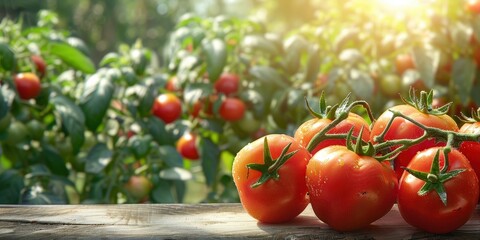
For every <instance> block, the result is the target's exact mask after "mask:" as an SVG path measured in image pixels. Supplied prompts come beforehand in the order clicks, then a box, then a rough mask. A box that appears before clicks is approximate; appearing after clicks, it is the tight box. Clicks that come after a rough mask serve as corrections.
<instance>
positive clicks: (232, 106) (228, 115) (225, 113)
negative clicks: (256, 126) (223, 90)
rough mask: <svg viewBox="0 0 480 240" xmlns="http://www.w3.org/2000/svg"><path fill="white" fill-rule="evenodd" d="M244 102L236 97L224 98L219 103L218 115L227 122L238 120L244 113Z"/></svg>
mask: <svg viewBox="0 0 480 240" xmlns="http://www.w3.org/2000/svg"><path fill="white" fill-rule="evenodd" d="M245 109H246V106H245V103H244V102H243V101H242V100H240V99H238V98H226V99H225V100H224V101H223V102H222V105H220V110H219V111H220V116H221V117H222V118H223V119H224V120H225V121H229V122H233V121H238V120H240V119H242V118H243V115H244V114H245Z"/></svg>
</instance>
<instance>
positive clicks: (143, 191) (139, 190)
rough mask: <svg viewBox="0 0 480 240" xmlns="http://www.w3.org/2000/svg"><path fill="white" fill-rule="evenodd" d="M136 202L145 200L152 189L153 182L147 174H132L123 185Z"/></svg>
mask: <svg viewBox="0 0 480 240" xmlns="http://www.w3.org/2000/svg"><path fill="white" fill-rule="evenodd" d="M123 187H124V188H125V190H126V191H127V192H128V194H129V195H130V196H131V197H132V198H133V200H134V201H136V202H145V201H146V200H147V199H148V195H149V194H150V191H151V190H152V183H151V182H150V180H148V178H147V177H145V176H137V175H134V176H131V177H130V179H129V180H128V182H127V183H125V185H124V186H123Z"/></svg>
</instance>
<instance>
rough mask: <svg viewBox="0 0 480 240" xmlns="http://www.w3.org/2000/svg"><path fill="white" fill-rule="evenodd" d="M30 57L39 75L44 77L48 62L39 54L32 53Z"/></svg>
mask: <svg viewBox="0 0 480 240" xmlns="http://www.w3.org/2000/svg"><path fill="white" fill-rule="evenodd" d="M30 59H31V60H32V62H33V64H34V65H35V70H36V71H37V73H38V76H39V77H40V78H43V76H45V73H46V72H47V64H46V63H45V60H43V58H42V57H41V56H39V55H32V56H31V57H30Z"/></svg>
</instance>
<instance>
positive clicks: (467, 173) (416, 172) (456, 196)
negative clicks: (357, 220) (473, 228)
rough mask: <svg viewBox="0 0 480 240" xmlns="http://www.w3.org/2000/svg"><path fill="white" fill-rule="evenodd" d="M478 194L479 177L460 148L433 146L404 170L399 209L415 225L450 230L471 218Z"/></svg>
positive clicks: (429, 229) (434, 229) (435, 230)
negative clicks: (445, 148) (446, 148)
mask: <svg viewBox="0 0 480 240" xmlns="http://www.w3.org/2000/svg"><path fill="white" fill-rule="evenodd" d="M447 156H448V157H447ZM447 158H448V159H447ZM478 194H479V186H478V179H477V176H476V174H475V172H474V171H473V169H472V168H471V166H470V163H469V162H468V159H467V158H466V157H465V156H464V155H463V154H462V153H460V152H459V151H458V150H456V149H451V150H450V149H449V150H444V149H443V148H441V147H432V148H428V149H426V150H423V151H420V152H419V153H418V154H416V155H415V157H414V158H413V159H412V160H411V161H410V163H409V164H408V166H407V171H405V172H404V173H403V175H402V178H401V179H400V184H399V190H398V209H399V211H400V214H401V215H402V217H403V218H404V219H405V221H406V222H407V223H409V224H410V225H412V226H414V227H417V228H420V229H422V230H424V231H427V232H431V233H448V232H451V231H454V230H456V229H457V228H459V227H461V226H462V225H463V224H465V223H466V222H467V221H468V219H470V217H471V215H472V213H473V212H474V211H475V207H476V205H477V202H478V196H479V195H478Z"/></svg>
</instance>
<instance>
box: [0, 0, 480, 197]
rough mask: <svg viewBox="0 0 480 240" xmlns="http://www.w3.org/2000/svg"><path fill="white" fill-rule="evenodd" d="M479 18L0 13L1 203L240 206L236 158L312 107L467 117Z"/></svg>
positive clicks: (74, 9)
mask: <svg viewBox="0 0 480 240" xmlns="http://www.w3.org/2000/svg"><path fill="white" fill-rule="evenodd" d="M479 13H480V2H477V1H441V0H430V1H413V0H403V1H401V0H399V1H393V0H391V1H387V0H369V1H362V0H348V1H336V0H310V1H307V0H302V1H290V0H282V1H276V0H250V1H241V0H215V1H214V0H211V1H193V0H191V1H187V0H184V1H182V0H178V1H168V0H142V1H126V0H125V1H124V0H118V1H112V0H105V1H95V0H82V1H60V0H59V1H28V0H3V1H0V16H1V18H2V20H1V22H0V29H1V31H0V84H1V91H0V143H1V147H0V203H14V204H16V203H20V204H59V203H72V204H75V203H136V202H153V203H172V202H188V203H192V202H238V201H239V200H238V195H237V191H236V189H235V186H234V184H233V181H232V176H231V166H232V161H233V158H234V156H235V154H236V153H237V152H238V150H240V149H241V148H242V147H243V146H245V145H246V144H247V143H249V142H251V141H252V140H254V139H256V138H258V137H260V136H263V135H265V134H267V133H287V134H290V135H292V133H293V132H294V131H295V130H296V129H297V127H298V126H299V125H300V123H301V122H303V121H305V120H306V119H308V118H309V117H310V115H309V112H308V111H307V109H306V106H305V99H307V101H309V102H310V103H311V104H310V105H311V106H312V107H314V108H316V107H318V103H317V102H318V98H319V96H320V94H321V92H325V94H326V98H327V104H330V105H333V104H336V103H339V102H341V100H342V99H343V98H344V97H345V96H347V94H348V93H352V98H355V99H363V100H366V101H368V102H369V103H370V104H371V107H372V109H373V111H374V114H375V115H376V116H378V114H380V113H381V112H383V111H384V110H385V109H386V108H388V107H390V106H392V105H395V104H398V103H399V101H400V98H399V94H403V95H404V96H405V95H407V93H408V90H409V88H410V87H411V86H414V87H415V88H416V89H418V90H430V89H433V90H434V94H435V95H434V96H435V99H434V102H435V104H436V106H440V105H443V104H445V103H447V102H453V104H452V105H451V107H450V115H458V114H460V112H464V113H467V114H469V112H470V110H471V108H475V109H476V108H477V106H478V105H479V104H480V82H479V81H478V80H476V79H477V78H478V77H479V75H480V74H478V66H479V64H480V43H479V41H477V39H480V17H479V16H480V15H478V14H479ZM360 114H364V113H361V112H360ZM187 135H188V136H189V137H186V136H187ZM192 144H193V145H192Z"/></svg>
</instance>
